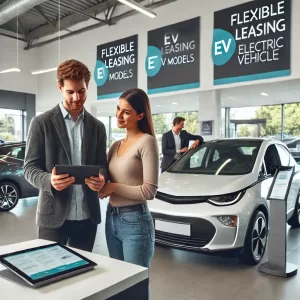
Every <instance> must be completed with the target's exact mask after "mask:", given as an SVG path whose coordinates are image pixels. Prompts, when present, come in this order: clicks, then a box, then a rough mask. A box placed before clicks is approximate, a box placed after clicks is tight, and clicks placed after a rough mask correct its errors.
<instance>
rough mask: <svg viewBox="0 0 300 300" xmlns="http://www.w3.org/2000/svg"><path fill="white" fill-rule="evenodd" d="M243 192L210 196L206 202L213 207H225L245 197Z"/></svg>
mask: <svg viewBox="0 0 300 300" xmlns="http://www.w3.org/2000/svg"><path fill="white" fill-rule="evenodd" d="M245 192H246V191H245V190H244V191H240V192H235V193H231V194H226V195H220V196H211V197H209V198H208V200H207V201H208V202H210V203H211V204H214V205H218V206H225V205H232V204H235V203H236V202H238V201H240V200H241V199H242V197H243V196H244V195H245Z"/></svg>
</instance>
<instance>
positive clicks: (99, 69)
mask: <svg viewBox="0 0 300 300" xmlns="http://www.w3.org/2000/svg"><path fill="white" fill-rule="evenodd" d="M108 75H109V71H108V69H107V68H106V66H105V64H104V63H103V62H102V61H101V60H97V62H96V66H95V70H94V79H95V82H96V85H97V86H103V85H104V84H105V83H106V81H107V79H108Z"/></svg>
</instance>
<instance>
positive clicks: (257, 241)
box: [239, 210, 268, 265]
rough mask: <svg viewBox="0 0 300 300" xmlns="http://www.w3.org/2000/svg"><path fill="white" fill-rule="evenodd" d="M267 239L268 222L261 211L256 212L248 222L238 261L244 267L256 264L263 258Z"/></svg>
mask: <svg viewBox="0 0 300 300" xmlns="http://www.w3.org/2000/svg"><path fill="white" fill-rule="evenodd" d="M267 237H268V221H267V218H266V216H265V214H264V213H263V212H262V211H259V210H258V211H256V212H255V214H254V216H253V218H252V219H251V221H250V224H249V229H248V233H247V236H246V238H245V244H244V247H243V250H242V251H241V253H240V255H239V260H240V261H241V262H242V263H243V264H246V265H256V264H258V263H259V262H260V261H261V259H262V258H263V256H264V253H265V250H266V245H267Z"/></svg>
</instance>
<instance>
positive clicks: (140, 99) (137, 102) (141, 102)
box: [120, 88, 155, 136]
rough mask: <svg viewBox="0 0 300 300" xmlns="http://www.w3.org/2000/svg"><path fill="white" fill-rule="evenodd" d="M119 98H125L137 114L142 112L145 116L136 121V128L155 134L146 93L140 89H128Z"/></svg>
mask: <svg viewBox="0 0 300 300" xmlns="http://www.w3.org/2000/svg"><path fill="white" fill-rule="evenodd" d="M120 99H124V100H126V101H127V102H128V103H129V104H130V105H131V106H132V108H133V109H134V110H135V111H136V112H137V114H141V113H144V114H145V116H144V118H143V119H141V120H140V121H139V122H138V128H139V129H140V130H142V131H143V132H145V133H148V134H150V135H152V136H155V132H154V128H153V122H152V115H151V108H150V101H149V98H148V96H147V94H146V93H145V92H144V91H143V90H141V89H136V88H135V89H130V90H127V91H125V92H124V93H123V94H122V95H121V96H120Z"/></svg>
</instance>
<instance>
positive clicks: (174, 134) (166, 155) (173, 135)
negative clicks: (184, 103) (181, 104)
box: [161, 117, 203, 173]
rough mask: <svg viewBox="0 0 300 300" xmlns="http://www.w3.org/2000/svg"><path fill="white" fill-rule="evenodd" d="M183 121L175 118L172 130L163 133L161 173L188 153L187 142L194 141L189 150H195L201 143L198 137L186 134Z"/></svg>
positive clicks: (200, 138)
mask: <svg viewBox="0 0 300 300" xmlns="http://www.w3.org/2000/svg"><path fill="white" fill-rule="evenodd" d="M184 121H185V119H184V118H182V117H176V118H175V119H174V120H173V129H172V130H170V131H168V132H166V133H164V134H163V136H162V153H163V158H162V162H161V172H162V173H163V172H165V171H166V170H167V169H168V168H169V167H170V166H171V165H172V164H173V163H174V162H175V161H176V160H177V159H179V158H180V157H181V155H183V154H184V153H185V152H186V151H188V150H189V149H188V147H189V142H190V141H191V140H195V142H194V143H193V144H192V145H191V148H192V149H194V148H197V147H198V146H199V144H201V143H202V142H203V138H202V137H201V136H199V135H193V134H190V133H188V132H187V131H186V130H182V129H183V128H184Z"/></svg>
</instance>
